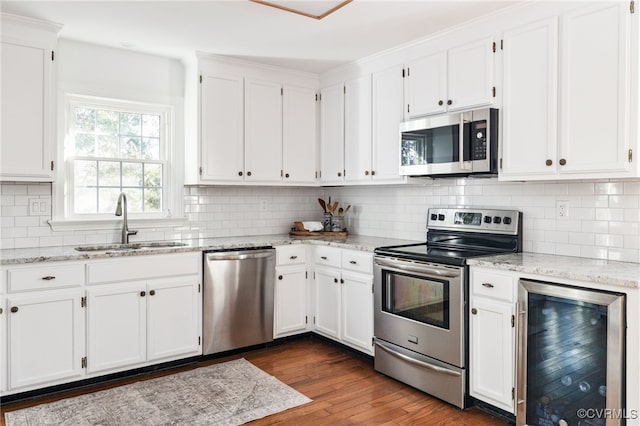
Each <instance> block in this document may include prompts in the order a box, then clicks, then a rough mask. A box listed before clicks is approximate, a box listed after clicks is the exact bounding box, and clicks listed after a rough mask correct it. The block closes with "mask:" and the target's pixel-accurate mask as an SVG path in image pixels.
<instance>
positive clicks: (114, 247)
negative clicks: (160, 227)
mask: <svg viewBox="0 0 640 426" xmlns="http://www.w3.org/2000/svg"><path fill="white" fill-rule="evenodd" d="M182 246H186V244H185V243H180V242H177V241H155V242H148V243H144V242H143V243H129V244H100V245H94V246H78V247H76V248H75V249H76V250H77V251H127V250H140V249H153V248H164V247H182Z"/></svg>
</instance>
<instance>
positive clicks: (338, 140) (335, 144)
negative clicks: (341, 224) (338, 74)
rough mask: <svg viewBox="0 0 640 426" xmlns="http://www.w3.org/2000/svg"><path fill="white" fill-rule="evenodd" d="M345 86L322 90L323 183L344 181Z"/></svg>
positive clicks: (321, 148)
mask: <svg viewBox="0 0 640 426" xmlns="http://www.w3.org/2000/svg"><path fill="white" fill-rule="evenodd" d="M343 91H344V86H343V85H342V84H336V85H335V86H330V87H327V88H325V89H322V90H321V91H320V163H321V165H320V171H321V173H320V178H321V180H322V182H323V183H326V184H330V183H341V182H343V181H344V176H343V174H344V92H343Z"/></svg>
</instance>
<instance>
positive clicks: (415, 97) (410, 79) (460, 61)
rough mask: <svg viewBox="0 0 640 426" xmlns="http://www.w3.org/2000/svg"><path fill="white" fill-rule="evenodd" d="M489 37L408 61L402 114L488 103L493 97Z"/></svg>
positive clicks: (459, 108) (492, 50)
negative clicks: (404, 106)
mask: <svg viewBox="0 0 640 426" xmlns="http://www.w3.org/2000/svg"><path fill="white" fill-rule="evenodd" d="M493 62H494V47H493V38H489V37H488V38H484V39H481V40H478V41H474V42H470V43H466V44H463V45H460V46H457V47H453V48H450V49H448V50H444V51H439V52H436V53H433V54H430V55H427V56H425V57H422V58H419V59H416V60H413V61H410V62H409V63H408V64H407V72H406V78H405V80H406V89H405V90H406V99H407V107H406V117H407V118H414V117H420V116H424V115H429V114H436V113H442V112H445V111H454V110H461V109H468V108H472V107H475V106H480V105H489V104H491V103H493V100H494V83H493V80H494V72H493Z"/></svg>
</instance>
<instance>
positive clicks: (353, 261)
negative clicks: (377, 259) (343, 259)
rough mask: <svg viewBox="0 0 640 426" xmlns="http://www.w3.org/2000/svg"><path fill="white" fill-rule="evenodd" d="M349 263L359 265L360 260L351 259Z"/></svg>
mask: <svg viewBox="0 0 640 426" xmlns="http://www.w3.org/2000/svg"><path fill="white" fill-rule="evenodd" d="M349 263H350V264H352V265H357V264H358V262H356V261H355V260H350V261H349Z"/></svg>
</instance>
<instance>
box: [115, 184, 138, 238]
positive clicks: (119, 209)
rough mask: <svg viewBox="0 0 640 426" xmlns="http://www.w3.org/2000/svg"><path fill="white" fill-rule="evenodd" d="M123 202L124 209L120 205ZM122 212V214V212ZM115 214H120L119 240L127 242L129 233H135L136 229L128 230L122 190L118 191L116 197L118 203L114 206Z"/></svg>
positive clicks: (125, 198)
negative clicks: (120, 228) (120, 234)
mask: <svg viewBox="0 0 640 426" xmlns="http://www.w3.org/2000/svg"><path fill="white" fill-rule="evenodd" d="M123 204H124V209H123V207H122V205H123ZM122 212H124V215H123V213H122ZM116 216H122V219H123V220H122V238H120V242H121V243H122V244H129V235H136V234H137V233H138V231H132V230H129V224H128V222H127V196H126V195H124V192H121V193H120V196H119V197H118V205H117V206H116Z"/></svg>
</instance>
